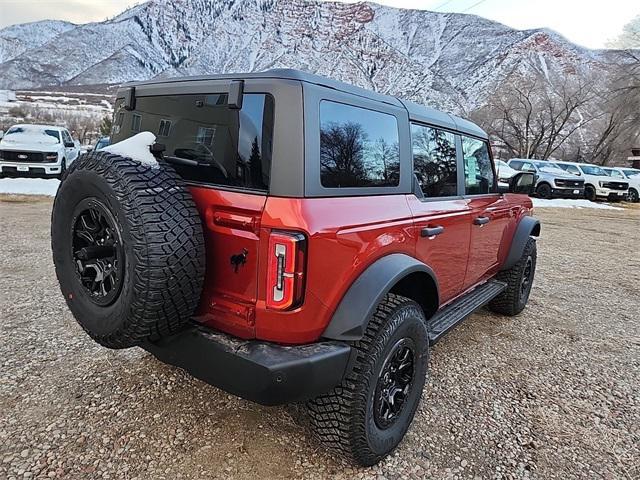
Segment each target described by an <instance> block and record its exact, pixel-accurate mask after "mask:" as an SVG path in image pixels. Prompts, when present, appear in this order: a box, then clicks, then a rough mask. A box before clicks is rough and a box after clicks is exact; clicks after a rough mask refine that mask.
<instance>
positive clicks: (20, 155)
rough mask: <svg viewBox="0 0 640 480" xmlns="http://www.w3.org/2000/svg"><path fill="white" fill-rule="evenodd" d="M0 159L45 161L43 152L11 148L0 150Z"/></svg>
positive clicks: (7, 160)
mask: <svg viewBox="0 0 640 480" xmlns="http://www.w3.org/2000/svg"><path fill="white" fill-rule="evenodd" d="M0 160H1V161H5V162H25V163H34V162H35V163H38V162H40V163H44V162H46V161H47V158H46V154H45V153H43V152H17V151H13V150H0Z"/></svg>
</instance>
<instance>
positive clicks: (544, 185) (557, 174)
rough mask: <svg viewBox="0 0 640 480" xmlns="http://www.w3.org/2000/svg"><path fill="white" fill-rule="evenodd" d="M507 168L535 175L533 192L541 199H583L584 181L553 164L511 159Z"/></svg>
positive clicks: (542, 161)
mask: <svg viewBox="0 0 640 480" xmlns="http://www.w3.org/2000/svg"><path fill="white" fill-rule="evenodd" d="M509 166H510V167H511V168H513V169H514V170H518V171H522V172H532V173H534V174H535V175H536V188H535V192H536V195H538V196H539V197H541V198H583V197H584V180H582V179H576V178H575V177H574V176H573V175H570V174H568V173H567V172H565V171H564V170H563V169H561V168H560V167H558V166H557V165H555V164H554V163H553V162H549V161H546V160H532V159H526V158H512V159H511V160H509Z"/></svg>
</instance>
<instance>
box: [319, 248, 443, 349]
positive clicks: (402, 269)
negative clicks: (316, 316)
mask: <svg viewBox="0 0 640 480" xmlns="http://www.w3.org/2000/svg"><path fill="white" fill-rule="evenodd" d="M414 272H424V273H426V274H428V275H429V276H430V277H431V279H432V280H433V282H434V284H435V286H436V295H437V298H439V292H438V281H437V279H436V276H435V274H434V273H433V270H431V268H429V267H428V266H427V265H425V264H424V263H422V262H419V261H418V260H416V259H415V258H412V257H410V256H408V255H405V254H403V253H392V254H391V255H387V256H386V257H382V258H380V259H379V260H377V261H376V262H374V263H373V264H372V265H370V266H369V267H368V268H367V269H366V270H365V271H364V272H362V274H361V275H360V276H359V277H358V279H357V280H356V281H355V282H353V284H352V285H351V287H349V290H348V291H347V293H346V294H345V296H344V297H343V298H342V301H341V302H340V305H338V308H337V309H336V311H335V313H334V314H333V317H332V319H331V322H329V325H328V326H327V328H326V329H325V331H324V333H323V334H322V337H323V338H327V339H332V340H340V341H356V340H360V339H361V338H362V336H363V335H364V331H365V330H366V328H367V324H368V323H369V319H370V318H371V317H372V316H373V313H374V311H375V309H376V308H377V306H378V304H379V303H380V301H381V300H382V298H383V297H384V296H385V295H386V294H387V293H389V291H390V290H391V289H392V288H393V286H394V285H395V284H396V283H398V282H399V281H400V280H402V279H403V278H404V277H406V276H407V275H409V274H411V273H414Z"/></svg>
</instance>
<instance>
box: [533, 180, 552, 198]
mask: <svg viewBox="0 0 640 480" xmlns="http://www.w3.org/2000/svg"><path fill="white" fill-rule="evenodd" d="M536 193H537V194H538V196H539V197H540V198H546V199H549V198H551V195H552V190H551V185H549V184H548V183H541V184H540V185H538V188H536Z"/></svg>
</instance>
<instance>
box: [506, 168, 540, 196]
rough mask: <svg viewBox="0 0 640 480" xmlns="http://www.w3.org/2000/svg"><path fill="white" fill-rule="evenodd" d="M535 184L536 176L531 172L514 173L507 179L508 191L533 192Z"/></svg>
mask: <svg viewBox="0 0 640 480" xmlns="http://www.w3.org/2000/svg"><path fill="white" fill-rule="evenodd" d="M535 186H536V176H535V175H534V174H533V173H531V172H520V173H516V174H515V175H514V176H513V177H511V178H510V179H509V193H524V194H525V195H531V194H533V192H534V190H535Z"/></svg>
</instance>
